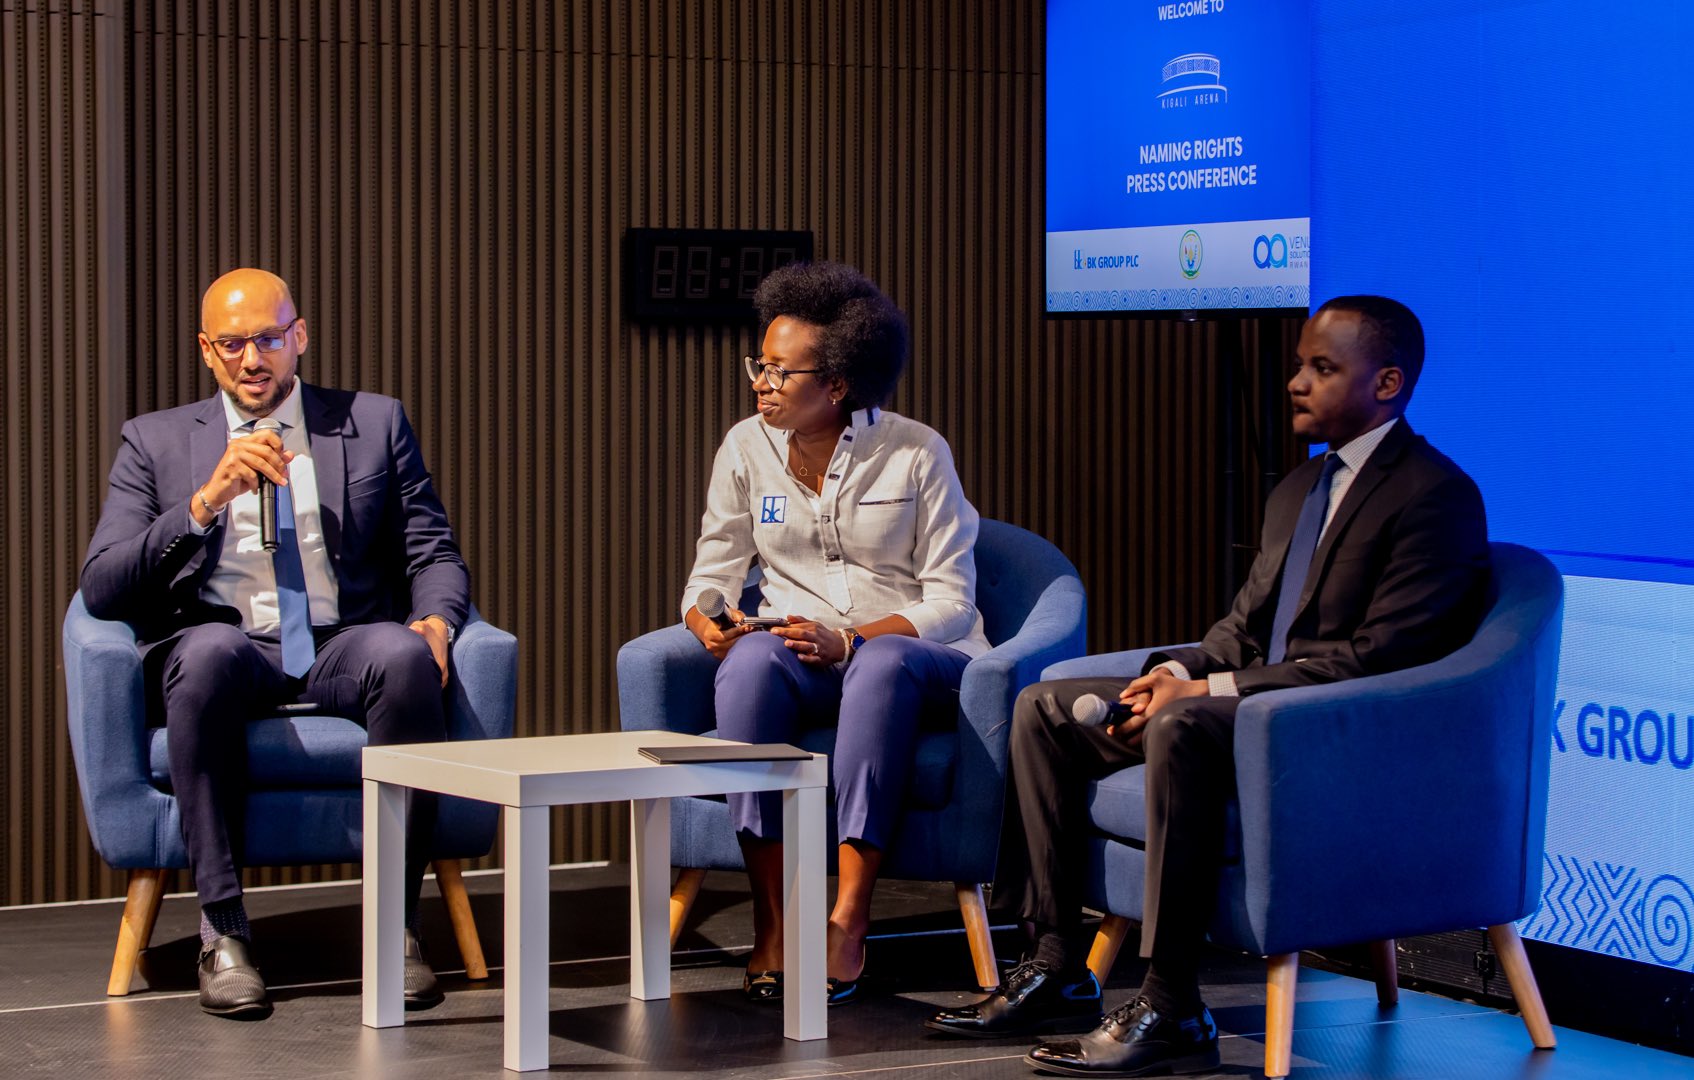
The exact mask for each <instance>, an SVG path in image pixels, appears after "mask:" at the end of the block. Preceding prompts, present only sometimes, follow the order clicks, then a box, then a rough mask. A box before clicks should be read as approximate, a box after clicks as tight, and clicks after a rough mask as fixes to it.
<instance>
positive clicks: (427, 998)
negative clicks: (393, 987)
mask: <svg viewBox="0 0 1694 1080" xmlns="http://www.w3.org/2000/svg"><path fill="white" fill-rule="evenodd" d="M400 985H402V986H404V987H405V988H406V1009H407V1011H409V1012H418V1011H420V1010H423V1009H433V1008H435V1007H436V1006H437V1005H439V1004H441V1002H442V1001H443V1000H444V998H443V997H442V994H441V987H440V986H439V985H438V984H437V983H436V981H435V972H434V971H433V970H431V968H430V966H429V962H428V961H426V960H425V959H424V955H423V946H422V945H421V944H419V942H418V935H416V934H414V933H412V932H411V931H410V930H407V931H406V967H405V971H404V973H403V974H402V975H401V977H400Z"/></svg>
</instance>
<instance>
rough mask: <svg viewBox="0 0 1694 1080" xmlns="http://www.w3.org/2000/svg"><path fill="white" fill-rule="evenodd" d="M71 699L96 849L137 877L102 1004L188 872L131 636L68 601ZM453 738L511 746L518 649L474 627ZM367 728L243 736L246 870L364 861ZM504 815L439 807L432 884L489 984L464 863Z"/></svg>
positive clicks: (465, 649)
mask: <svg viewBox="0 0 1694 1080" xmlns="http://www.w3.org/2000/svg"><path fill="white" fill-rule="evenodd" d="M64 650H65V689H66V692H67V700H68V704H69V714H70V734H71V752H72V754H73V755H74V756H75V758H76V773H77V782H78V784H79V786H80V787H81V788H82V809H83V813H84V814H85V815H87V818H88V831H89V835H90V836H92V837H93V840H94V847H95V850H97V851H99V852H100V856H101V857H102V858H103V859H105V860H106V862H107V863H109V864H110V865H111V866H112V867H113V868H114V869H118V870H128V871H129V898H128V901H127V902H126V903H125V904H124V914H123V920H122V922H121V923H120V924H119V928H118V946H117V951H116V953H115V955H114V956H113V959H112V974H111V978H110V980H109V982H108V983H107V986H106V992H107V993H108V994H113V995H122V994H127V993H129V984H130V979H131V976H132V975H133V974H134V972H135V963H136V958H137V956H138V955H139V954H140V952H141V950H142V949H145V948H146V947H147V942H148V940H149V939H150V938H151V937H152V933H153V921H154V919H155V918H156V917H157V916H158V913H159V901H160V900H161V898H162V897H163V885H164V877H165V871H166V870H167V869H171V868H183V867H186V866H187V865H188V851H187V849H186V848H185V847H184V845H183V840H182V826H181V823H180V821H179V820H178V810H177V802H176V798H175V797H174V796H173V795H172V794H171V791H170V768H169V765H168V761H169V759H168V758H167V756H166V750H165V729H164V728H162V727H155V728H149V727H148V726H147V715H146V707H145V701H144V699H143V696H142V685H141V654H140V652H139V651H138V650H137V648H136V644H135V633H134V631H132V630H131V629H130V628H129V626H128V624H126V623H122V622H112V621H108V620H105V619H97V618H95V617H94V616H92V615H90V614H89V613H88V609H87V608H86V607H84V606H83V603H82V594H81V593H78V594H77V595H76V596H74V597H72V599H71V605H70V610H68V611H67V612H66V613H65V626H64ZM452 666H453V679H452V681H451V682H450V683H449V684H448V690H449V693H450V696H451V701H450V702H449V706H448V710H447V737H448V738H449V739H454V740H458V739H499V738H507V737H509V736H510V735H511V734H512V720H513V715H514V709H515V704H516V695H517V676H518V644H517V639H516V638H514V637H513V636H512V635H511V634H508V633H506V632H505V631H504V630H501V629H499V628H497V627H494V626H491V625H489V624H488V623H485V622H483V621H482V620H481V618H480V616H478V615H477V614H476V611H475V609H472V612H471V618H470V620H469V621H468V622H467V623H466V624H465V626H464V628H463V629H461V630H460V631H459V632H458V635H457V636H456V637H455V638H454V641H453V660H452ZM364 745H365V729H364V728H362V727H360V726H359V725H358V724H356V723H354V722H353V721H351V720H346V719H343V718H341V717H338V716H309V715H290V716H277V717H271V718H268V719H263V720H255V721H252V722H250V723H249V724H248V725H247V748H248V776H249V780H250V783H251V787H252V791H251V794H249V796H248V799H247V836H246V845H245V856H244V862H245V863H246V864H247V865H249V866H287V865H299V864H306V863H338V862H357V861H358V860H359V858H360V856H361V851H362V840H363V836H364V809H363V807H364V789H363V786H362V784H361V782H360V771H359V757H360V751H361V750H363V749H364ZM498 811H499V808H498V807H496V806H492V805H489V804H485V803H476V802H467V801H465V800H463V799H451V798H443V799H442V800H441V816H440V820H439V821H438V823H437V828H436V855H437V857H436V860H435V875H436V883H437V885H438V886H439V887H440V889H441V895H442V898H443V899H444V900H445V901H446V903H447V911H448V916H449V918H450V919H451V920H452V923H453V932H454V934H455V936H456V937H457V938H458V942H459V952H460V955H461V956H462V957H463V958H464V961H465V973H466V975H468V976H469V977H470V978H473V979H482V978H487V976H488V968H487V965H486V964H485V963H484V962H483V957H482V945H481V943H480V941H479V939H478V937H477V932H476V923H475V922H474V921H473V920H472V918H471V909H470V901H469V900H468V899H467V897H466V896H465V886H464V882H463V880H462V879H461V877H460V874H459V860H461V859H467V858H476V857H478V856H481V855H485V854H487V852H488V849H489V848H490V847H491V846H492V845H493V843H494V826H495V819H496V815H497V813H498Z"/></svg>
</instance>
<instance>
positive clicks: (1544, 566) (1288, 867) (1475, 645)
mask: <svg viewBox="0 0 1694 1080" xmlns="http://www.w3.org/2000/svg"><path fill="white" fill-rule="evenodd" d="M1492 547H1493V555H1494V597H1493V600H1492V603H1491V605H1490V610H1489V611H1488V613H1487V615H1486V616H1485V617H1484V619H1483V621H1482V625H1481V627H1480V628H1479V629H1478V630H1477V632H1476V635H1475V637H1473V638H1472V639H1471V641H1470V643H1469V644H1466V645H1463V646H1461V647H1460V648H1459V649H1457V650H1456V651H1455V652H1453V653H1452V654H1450V655H1449V656H1447V657H1445V658H1444V659H1442V660H1439V661H1437V662H1435V663H1433V664H1427V665H1424V666H1422V667H1416V668H1410V669H1407V670H1405V671H1398V672H1394V673H1392V674H1387V675H1377V676H1371V677H1368V678H1362V679H1354V680H1351V681H1348V682H1340V683H1331V684H1328V685H1324V686H1312V687H1302V688H1299V689H1293V690H1279V691H1274V692H1270V693H1264V694H1255V695H1253V696H1251V697H1249V698H1248V699H1246V700H1244V701H1243V702H1242V703H1241V708H1240V712H1239V713H1238V714H1237V718H1236V728H1235V768H1236V790H1237V801H1236V803H1234V804H1232V805H1231V806H1230V808H1229V821H1230V831H1231V837H1230V846H1231V850H1230V852H1229V855H1230V861H1229V864H1228V865H1226V867H1225V869H1224V874H1223V879H1222V882H1221V884H1220V888H1219V896H1218V905H1217V913H1216V916H1215V917H1214V919H1213V921H1212V928H1211V937H1212V939H1213V940H1214V941H1217V942H1220V943H1224V944H1229V945H1234V946H1238V947H1240V948H1242V949H1244V950H1246V951H1248V952H1252V953H1255V954H1258V955H1260V956H1264V957H1267V958H1268V960H1269V979H1268V1005H1267V1012H1268V1015H1267V1017H1266V1026H1265V1031H1266V1035H1265V1075H1266V1076H1272V1077H1281V1076H1286V1075H1287V1074H1288V1069H1289V1061H1290V1056H1291V1041H1292V1037H1293V1026H1294V986H1295V979H1296V976H1297V974H1298V970H1299V968H1298V965H1299V952H1300V950H1302V949H1316V948H1324V947H1327V946H1335V945H1344V944H1354V943H1359V942H1371V943H1373V959H1374V961H1375V963H1376V970H1377V992H1378V999H1379V1001H1380V1002H1381V1003H1382V1004H1383V1005H1391V1004H1393V1003H1394V1001H1395V1000H1396V999H1397V993H1398V991H1397V989H1396V985H1395V974H1394V942H1393V939H1394V938H1396V937H1405V936H1409V935H1414V934H1427V933H1434V932H1437V931H1443V930H1453V929H1457V928H1460V927H1473V926H1486V927H1488V928H1489V934H1490V938H1491V940H1492V941H1493V944H1494V949H1495V952H1496V953H1497V954H1498V955H1499V956H1500V958H1501V961H1502V963H1503V966H1504V967H1505V969H1506V975H1507V979H1508V981H1509V982H1510V984H1511V987H1512V993H1513V995H1514V996H1515V997H1516V999H1517V1003H1518V1008H1519V1010H1520V1011H1521V1012H1522V1013H1523V1017H1524V1023H1525V1025H1526V1026H1527V1027H1528V1029H1529V1033H1530V1037H1531V1039H1532V1040H1533V1041H1534V1044H1535V1045H1536V1046H1537V1047H1543V1048H1551V1047H1552V1046H1553V1031H1552V1026H1551V1025H1550V1024H1549V1023H1548V1021H1547V1013H1546V1010H1545V1008H1543V1007H1542V1004H1541V995H1540V992H1539V991H1538V990H1537V988H1536V985H1535V977H1534V974H1533V973H1532V972H1531V971H1530V968H1529V962H1528V960H1527V959H1526V958H1525V956H1524V951H1523V945H1522V942H1521V941H1519V939H1518V935H1517V930H1516V928H1515V927H1514V926H1513V923H1514V922H1515V921H1516V920H1518V919H1521V918H1523V917H1524V916H1526V915H1528V914H1530V913H1531V912H1533V911H1534V910H1535V908H1536V906H1537V905H1538V903H1539V901H1540V896H1541V861H1542V837H1543V835H1544V827H1545V824H1546V817H1547V769H1548V753H1549V751H1548V740H1549V739H1550V737H1551V734H1550V731H1549V727H1550V725H1551V723H1552V703H1553V683H1554V677H1555V675H1556V673H1557V670H1558V660H1559V625H1560V613H1561V608H1562V605H1563V598H1564V583H1563V581H1562V579H1561V578H1560V577H1559V574H1558V572H1557V571H1556V570H1554V568H1553V566H1552V564H1551V563H1549V562H1548V561H1547V559H1546V558H1544V557H1543V556H1541V555H1539V554H1537V553H1536V552H1533V551H1530V550H1529V549H1527V548H1522V547H1517V546H1515V545H1511V544H1494V545H1492ZM1153 651H1154V650H1152V649H1141V650H1136V651H1133V652H1121V653H1113V654H1110V655H1105V656H1091V657H1086V658H1083V659H1079V660H1074V661H1070V662H1067V663H1061V664H1056V665H1054V666H1053V667H1050V668H1048V669H1047V671H1046V672H1045V673H1044V675H1043V678H1047V679H1070V678H1082V677H1090V676H1114V677H1122V678H1129V677H1132V676H1134V675H1136V674H1139V673H1140V671H1141V667H1142V665H1143V664H1144V663H1145V662H1146V659H1147V657H1148V655H1149V654H1150V653H1152V652H1153ZM1144 773H1145V767H1144V766H1136V767H1134V768H1130V769H1125V770H1123V771H1122V772H1119V773H1116V774H1114V775H1112V776H1110V777H1107V778H1106V779H1104V780H1101V781H1098V782H1097V783H1095V784H1094V785H1093V786H1092V790H1091V791H1090V817H1091V820H1092V824H1093V825H1094V827H1095V829H1096V830H1097V831H1098V835H1097V836H1096V837H1095V838H1094V840H1093V842H1092V849H1091V852H1090V859H1089V875H1090V880H1089V883H1088V895H1089V905H1090V906H1091V907H1094V908H1096V909H1097V910H1100V911H1103V912H1106V913H1107V917H1106V919H1105V921H1104V922H1103V923H1102V925H1101V928H1100V931H1099V934H1098V935H1097V937H1096V939H1095V943H1094V949H1093V952H1092V954H1091V955H1090V957H1089V966H1090V967H1091V968H1093V969H1094V972H1095V974H1096V975H1097V976H1098V977H1099V979H1100V981H1101V982H1104V981H1105V979H1106V975H1107V973H1108V972H1109V971H1110V970H1111V966H1112V962H1113V960H1114V959H1115V958H1116V956H1117V951H1118V947H1119V946H1120V945H1121V944H1122V942H1123V939H1124V936H1125V934H1126V933H1127V931H1128V928H1129V923H1130V921H1132V920H1133V921H1139V920H1140V918H1141V913H1142V883H1143V881H1144V879H1145V873H1146V866H1145V856H1144V854H1143V852H1142V850H1141V847H1142V843H1143V842H1144V841H1145V839H1146V814H1145V809H1144V807H1145V802H1144V786H1143V785H1144Z"/></svg>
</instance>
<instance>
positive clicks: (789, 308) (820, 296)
mask: <svg viewBox="0 0 1694 1080" xmlns="http://www.w3.org/2000/svg"><path fill="white" fill-rule="evenodd" d="M753 306H754V307H755V308H757V309H758V312H759V330H760V333H761V334H762V333H763V332H764V330H765V328H766V327H768V326H770V324H771V323H772V322H774V321H775V320H776V318H777V316H779V315H787V316H788V317H789V318H791V319H798V320H800V321H801V322H803V323H807V324H810V325H812V326H815V327H817V328H818V331H819V333H818V346H817V349H816V350H815V354H814V356H813V357H812V363H813V365H814V366H815V367H816V368H817V371H818V378H819V379H820V380H824V381H827V380H829V379H840V380H841V381H842V382H843V383H845V384H846V386H847V393H846V395H845V396H844V397H843V398H842V404H843V405H844V406H845V407H846V408H847V409H849V410H851V409H864V408H869V407H870V406H873V405H881V404H882V403H883V402H885V401H887V400H888V398H889V395H891V394H893V393H894V386H895V384H897V383H898V382H899V381H900V376H901V375H902V374H903V373H904V372H905V370H906V347H907V331H906V316H905V315H904V314H903V313H902V312H901V311H900V309H899V308H898V307H896V306H895V304H894V301H892V300H890V299H889V298H888V297H886V296H884V295H883V294H882V290H881V289H878V288H877V287H876V284H875V283H874V282H872V281H871V279H870V278H867V277H866V276H865V275H863V274H861V273H859V271H857V270H855V269H853V268H852V267H851V266H843V265H842V264H841V263H832V262H814V263H790V264H789V265H787V266H784V267H783V268H781V269H780V270H776V271H774V272H772V274H771V275H770V276H769V277H767V278H765V280H764V281H763V282H761V283H760V285H759V288H758V291H756V292H755V293H754V294H753Z"/></svg>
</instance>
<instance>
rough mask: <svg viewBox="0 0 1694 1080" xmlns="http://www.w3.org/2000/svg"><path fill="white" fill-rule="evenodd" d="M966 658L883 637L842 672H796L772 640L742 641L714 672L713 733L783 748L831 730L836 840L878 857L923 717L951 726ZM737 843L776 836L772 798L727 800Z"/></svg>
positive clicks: (929, 644) (778, 826)
mask: <svg viewBox="0 0 1694 1080" xmlns="http://www.w3.org/2000/svg"><path fill="white" fill-rule="evenodd" d="M969 662H970V658H969V657H967V656H966V655H965V654H964V653H962V652H959V651H958V650H957V649H953V648H950V647H948V646H946V645H937V644H936V643H935V642H933V641H922V640H919V639H918V638H912V637H904V636H901V635H897V634H886V635H883V636H882V637H877V638H872V639H871V640H870V641H867V642H865V646H864V648H862V649H860V650H859V651H858V652H857V653H855V654H854V656H853V662H852V663H850V664H848V665H847V668H846V670H845V673H843V672H842V671H840V670H837V669H835V668H833V667H818V666H815V665H812V664H805V663H802V662H801V661H800V659H799V657H797V656H796V655H795V654H794V652H793V651H792V650H790V649H788V648H786V647H785V646H784V645H783V639H782V638H779V637H777V636H776V635H775V634H747V635H746V636H744V637H742V638H741V640H739V641H737V642H736V643H735V644H734V645H732V646H731V647H730V650H729V655H728V656H727V657H725V658H724V661H723V663H722V664H720V665H719V666H718V674H717V683H716V686H715V689H714V693H715V699H716V705H717V715H718V734H719V735H720V736H722V737H723V738H725V739H734V740H736V741H738V742H751V743H768V742H785V743H793V742H797V741H798V740H799V737H800V735H801V733H802V732H805V731H808V730H811V729H813V728H819V727H830V726H832V725H833V726H835V727H836V728H837V731H836V735H835V753H834V754H833V755H831V757H830V762H829V764H830V774H831V776H832V778H833V780H834V782H835V819H836V826H837V836H838V837H839V838H840V839H841V840H842V841H847V840H859V841H863V842H864V843H866V844H869V845H871V846H872V847H876V848H885V847H887V846H888V842H889V840H890V839H892V837H893V834H894V831H895V829H896V828H897V827H898V825H899V821H900V807H901V803H902V802H903V801H904V800H905V796H906V786H907V783H908V781H909V780H910V778H911V772H912V759H913V757H914V756H915V755H916V753H917V745H918V733H919V731H920V729H921V725H922V721H923V719H924V717H925V716H932V717H935V718H937V720H940V719H941V718H945V720H946V722H947V723H949V724H951V723H952V722H953V720H954V717H955V715H956V713H957V709H958V701H959V698H958V692H957V691H958V689H959V679H960V677H961V676H963V675H964V672H965V665H966V664H967V663H969ZM729 814H730V820H731V821H732V822H733V823H734V825H735V831H736V833H737V834H738V835H739V834H743V833H746V834H750V835H752V836H754V837H756V838H758V839H760V840H778V839H781V837H782V793H781V792H774V791H772V792H762V793H759V794H756V795H731V796H729Z"/></svg>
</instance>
